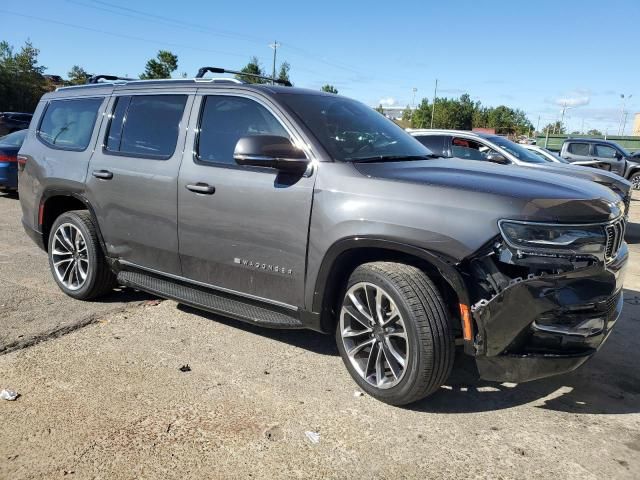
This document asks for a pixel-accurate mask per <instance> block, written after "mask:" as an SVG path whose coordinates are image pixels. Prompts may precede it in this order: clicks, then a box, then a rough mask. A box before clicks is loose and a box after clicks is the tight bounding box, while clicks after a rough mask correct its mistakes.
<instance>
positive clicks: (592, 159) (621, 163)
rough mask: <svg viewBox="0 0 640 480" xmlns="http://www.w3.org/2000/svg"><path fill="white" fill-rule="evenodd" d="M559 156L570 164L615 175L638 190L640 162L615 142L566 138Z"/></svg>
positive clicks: (639, 185)
mask: <svg viewBox="0 0 640 480" xmlns="http://www.w3.org/2000/svg"><path fill="white" fill-rule="evenodd" d="M560 156H561V157H562V158H564V159H566V160H568V161H570V162H571V163H579V164H580V165H588V166H591V167H595V168H600V169H602V170H607V171H610V172H613V173H617V174H618V175H620V176H621V177H624V178H627V179H629V181H630V182H631V183H632V184H633V188H634V189H636V190H637V189H640V161H639V160H638V158H635V157H634V156H633V155H632V154H631V153H629V152H627V151H626V150H625V149H624V148H622V147H621V146H620V145H618V144H617V143H615V142H610V141H607V140H600V139H591V138H568V139H567V140H565V141H564V142H563V143H562V148H561V150H560Z"/></svg>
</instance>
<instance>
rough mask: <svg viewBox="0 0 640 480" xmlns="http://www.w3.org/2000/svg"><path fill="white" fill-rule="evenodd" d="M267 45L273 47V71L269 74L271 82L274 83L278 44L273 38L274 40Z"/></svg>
mask: <svg viewBox="0 0 640 480" xmlns="http://www.w3.org/2000/svg"><path fill="white" fill-rule="evenodd" d="M269 46H270V47H271V48H273V73H272V74H271V83H272V84H275V83H276V53H277V52H278V47H279V46H280V44H279V43H278V42H277V41H275V40H274V42H273V43H272V44H270V45H269Z"/></svg>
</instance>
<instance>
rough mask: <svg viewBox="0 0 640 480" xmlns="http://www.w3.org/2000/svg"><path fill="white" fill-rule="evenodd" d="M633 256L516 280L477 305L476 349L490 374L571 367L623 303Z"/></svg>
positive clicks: (519, 378) (539, 374) (589, 351)
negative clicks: (627, 268)
mask: <svg viewBox="0 0 640 480" xmlns="http://www.w3.org/2000/svg"><path fill="white" fill-rule="evenodd" d="M627 260H628V249H627V246H626V244H624V243H623V245H622V246H621V248H620V250H619V251H618V253H617V255H616V257H615V259H614V260H613V261H611V262H609V263H607V264H606V265H605V264H604V263H597V264H593V265H591V266H587V267H582V268H577V269H575V270H570V271H565V272H562V273H557V274H540V275H533V274H530V275H528V276H527V277H525V278H516V279H513V280H511V281H510V282H509V283H508V285H506V286H505V287H504V288H502V289H501V291H500V292H499V293H497V294H495V295H494V296H493V297H492V298H490V299H488V300H480V301H479V302H477V303H476V304H475V305H474V306H473V307H472V314H473V318H474V320H475V324H476V328H477V331H476V335H475V338H474V345H473V347H474V354H475V356H476V362H477V366H478V370H479V372H480V376H481V377H482V378H483V379H485V380H491V381H509V382H524V381H528V380H535V379H538V378H543V377H547V376H551V375H556V374H560V373H565V372H569V371H572V370H574V369H576V368H577V367H579V366H580V365H582V364H583V363H584V362H585V361H586V360H588V359H589V358H590V357H591V356H592V355H593V354H594V353H595V352H596V351H597V350H598V349H599V348H600V346H601V345H602V344H603V342H604V341H605V340H606V338H607V337H608V335H609V334H610V333H611V330H612V328H613V327H614V325H615V323H616V321H617V320H618V318H619V316H620V313H621V311H622V304H623V293H622V284H623V279H624V274H625V269H626V264H627Z"/></svg>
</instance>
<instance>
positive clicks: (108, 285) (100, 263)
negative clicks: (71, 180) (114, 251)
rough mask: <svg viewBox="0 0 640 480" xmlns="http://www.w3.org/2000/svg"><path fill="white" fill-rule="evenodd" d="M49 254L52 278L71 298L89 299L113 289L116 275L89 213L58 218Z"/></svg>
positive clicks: (77, 211) (52, 228) (73, 212)
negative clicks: (109, 263) (108, 262)
mask: <svg viewBox="0 0 640 480" xmlns="http://www.w3.org/2000/svg"><path fill="white" fill-rule="evenodd" d="M48 253H49V266H50V267H51V272H52V273H53V278H54V280H55V281H56V283H57V284H58V286H59V287H60V289H61V290H62V291H63V292H64V293H66V294H67V295H69V296H70V297H73V298H77V299H79V300H91V299H93V298H97V297H99V296H101V295H104V294H105V293H108V292H109V291H111V290H112V289H113V287H114V285H115V276H114V274H113V272H112V271H111V269H110V267H109V265H108V264H107V261H106V259H105V257H104V254H103V252H102V248H101V246H100V242H99V241H98V234H97V228H96V226H95V224H94V222H93V218H92V217H91V214H90V213H89V212H87V211H85V210H75V211H71V212H66V213H63V214H62V215H60V216H59V217H58V218H57V219H56V221H55V222H54V223H53V226H52V227H51V233H50V235H49V249H48Z"/></svg>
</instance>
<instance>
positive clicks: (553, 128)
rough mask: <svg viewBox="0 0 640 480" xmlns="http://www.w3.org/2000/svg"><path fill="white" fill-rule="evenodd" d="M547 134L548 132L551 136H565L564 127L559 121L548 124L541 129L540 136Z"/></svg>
mask: <svg viewBox="0 0 640 480" xmlns="http://www.w3.org/2000/svg"><path fill="white" fill-rule="evenodd" d="M547 132H549V135H553V134H560V135H562V134H565V133H567V130H566V128H565V126H564V125H563V124H562V122H560V120H558V121H556V122H553V123H549V124H547V125H546V126H545V127H544V128H543V129H542V134H543V135H546V134H547Z"/></svg>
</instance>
